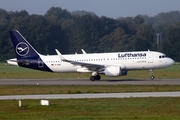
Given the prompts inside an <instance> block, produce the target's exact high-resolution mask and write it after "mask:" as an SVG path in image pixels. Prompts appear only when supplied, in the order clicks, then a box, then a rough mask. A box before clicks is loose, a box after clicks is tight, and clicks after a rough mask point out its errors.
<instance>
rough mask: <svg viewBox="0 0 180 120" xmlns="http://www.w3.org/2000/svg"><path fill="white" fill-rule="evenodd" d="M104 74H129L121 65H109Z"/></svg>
mask: <svg viewBox="0 0 180 120" xmlns="http://www.w3.org/2000/svg"><path fill="white" fill-rule="evenodd" d="M104 74H105V75H107V76H123V75H127V71H126V70H121V67H119V66H108V67H106V68H105V70H104Z"/></svg>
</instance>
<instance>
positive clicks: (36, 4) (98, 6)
mask: <svg viewBox="0 0 180 120" xmlns="http://www.w3.org/2000/svg"><path fill="white" fill-rule="evenodd" d="M53 6H54V7H61V8H62V9H67V10H68V11H70V12H71V11H75V10H85V11H91V12H94V13H95V14H96V15H98V16H107V17H112V18H118V17H133V16H136V15H138V14H142V15H148V16H154V15H157V14H158V13H161V12H168V11H180V0H0V8H2V9H5V10H7V11H16V10H18V11H20V10H26V11H27V12H28V13H29V14H42V15H44V14H45V13H46V11H47V10H49V8H51V7H53Z"/></svg>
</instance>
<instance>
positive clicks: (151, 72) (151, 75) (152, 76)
mask: <svg viewBox="0 0 180 120" xmlns="http://www.w3.org/2000/svg"><path fill="white" fill-rule="evenodd" d="M149 72H150V79H151V80H154V75H153V70H152V69H150V70H149Z"/></svg>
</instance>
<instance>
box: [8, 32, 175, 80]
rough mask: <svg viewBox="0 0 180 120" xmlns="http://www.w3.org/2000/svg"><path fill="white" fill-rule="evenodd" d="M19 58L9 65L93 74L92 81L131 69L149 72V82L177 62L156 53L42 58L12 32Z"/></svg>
mask: <svg viewBox="0 0 180 120" xmlns="http://www.w3.org/2000/svg"><path fill="white" fill-rule="evenodd" d="M10 36H11V40H12V43H13V47H14V51H15V54H16V58H13V59H9V60H7V62H8V63H9V64H12V65H18V66H20V67H25V68H31V69H36V70H42V71H49V72H66V73H67V72H69V73H72V72H90V73H92V76H91V77H90V80H91V81H95V80H100V79H101V76H100V74H105V75H107V76H123V75H127V73H128V71H130V70H150V74H151V75H150V79H154V76H153V74H152V70H153V69H159V68H165V67H169V66H172V65H173V64H174V60H172V59H171V58H169V57H167V56H166V55H165V54H163V53H160V52H155V51H149V50H148V51H135V52H112V53H94V54H90V53H86V52H85V51H84V50H83V54H68V55H62V54H61V53H60V52H59V51H58V50H57V49H55V51H56V53H57V55H47V56H46V55H41V54H39V53H38V52H37V51H36V50H35V49H34V48H33V47H32V46H31V45H30V43H29V42H28V41H27V40H26V39H25V38H24V37H23V36H22V35H21V34H20V33H19V32H18V31H17V30H12V31H10Z"/></svg>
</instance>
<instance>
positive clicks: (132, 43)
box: [0, 7, 180, 61]
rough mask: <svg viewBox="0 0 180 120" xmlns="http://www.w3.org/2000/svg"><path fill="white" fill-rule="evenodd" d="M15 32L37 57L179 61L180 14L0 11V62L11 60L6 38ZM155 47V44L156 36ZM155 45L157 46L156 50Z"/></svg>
mask: <svg viewBox="0 0 180 120" xmlns="http://www.w3.org/2000/svg"><path fill="white" fill-rule="evenodd" d="M13 29H15V30H18V31H20V33H21V34H22V35H23V36H24V37H25V38H26V39H27V40H28V41H29V42H30V43H31V44H32V46H33V47H34V48H35V49H36V50H37V51H38V52H39V53H41V54H56V53H55V50H54V49H56V48H57V49H58V50H60V51H61V52H62V54H74V53H75V52H77V53H81V49H82V48H83V49H84V50H85V51H86V52H88V53H98V52H123V51H141V50H148V49H149V50H156V51H161V52H163V53H165V54H167V55H168V56H170V57H172V58H173V59H175V60H176V61H179V60H180V12H179V11H172V12H167V13H160V14H158V15H156V16H153V17H149V16H147V15H137V16H135V17H126V18H122V17H121V18H117V19H113V18H109V17H106V16H101V17H99V16H97V15H96V14H95V13H93V12H86V11H73V12H69V11H68V10H66V9H61V8H60V7H51V8H50V9H49V10H48V11H47V12H46V13H45V14H44V15H37V14H32V15H29V13H28V12H27V11H25V10H21V11H6V10H4V9H0V61H4V60H7V59H9V58H13V57H15V54H14V51H13V47H12V43H11V40H10V36H9V31H10V30H13ZM158 34H159V41H158V42H159V43H158V44H157V35H158ZM157 45H159V46H157Z"/></svg>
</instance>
